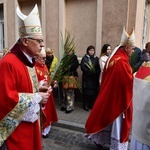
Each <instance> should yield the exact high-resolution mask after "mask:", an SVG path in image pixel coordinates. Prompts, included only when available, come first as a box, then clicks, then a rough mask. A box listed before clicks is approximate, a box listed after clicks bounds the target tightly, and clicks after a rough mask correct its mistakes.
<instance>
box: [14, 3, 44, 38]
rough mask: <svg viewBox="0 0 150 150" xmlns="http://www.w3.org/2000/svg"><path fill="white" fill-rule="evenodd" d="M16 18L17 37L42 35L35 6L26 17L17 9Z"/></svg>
mask: <svg viewBox="0 0 150 150" xmlns="http://www.w3.org/2000/svg"><path fill="white" fill-rule="evenodd" d="M16 13H17V16H18V30H19V36H20V37H23V36H31V35H42V28H41V23H40V18H39V11H38V6H37V4H36V5H35V7H34V8H33V10H32V11H31V12H30V14H29V15H28V16H26V15H24V14H23V13H22V12H21V11H20V9H19V7H17V8H16Z"/></svg>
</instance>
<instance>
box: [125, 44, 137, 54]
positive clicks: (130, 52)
mask: <svg viewBox="0 0 150 150" xmlns="http://www.w3.org/2000/svg"><path fill="white" fill-rule="evenodd" d="M134 49H135V47H134V46H126V47H125V50H126V53H127V55H128V56H131V54H132V53H133V52H134Z"/></svg>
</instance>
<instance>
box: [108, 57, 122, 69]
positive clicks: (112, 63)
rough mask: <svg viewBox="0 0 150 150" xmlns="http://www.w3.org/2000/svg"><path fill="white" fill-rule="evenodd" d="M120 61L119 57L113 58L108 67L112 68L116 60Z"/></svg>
mask: <svg viewBox="0 0 150 150" xmlns="http://www.w3.org/2000/svg"><path fill="white" fill-rule="evenodd" d="M119 59H120V57H118V58H115V59H114V60H113V61H111V62H110V63H109V65H108V66H109V67H112V66H113V65H114V63H116V62H117V61H118V60H119Z"/></svg>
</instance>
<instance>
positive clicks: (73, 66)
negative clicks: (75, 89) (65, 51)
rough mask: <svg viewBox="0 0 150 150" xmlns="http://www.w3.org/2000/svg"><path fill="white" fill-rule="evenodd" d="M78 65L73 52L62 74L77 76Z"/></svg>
mask: <svg viewBox="0 0 150 150" xmlns="http://www.w3.org/2000/svg"><path fill="white" fill-rule="evenodd" d="M78 67H79V61H78V59H77V56H76V55H75V54H74V55H73V56H72V57H71V60H70V64H69V67H68V69H67V70H66V71H65V72H64V75H70V76H76V77H78V72H77V69H78Z"/></svg>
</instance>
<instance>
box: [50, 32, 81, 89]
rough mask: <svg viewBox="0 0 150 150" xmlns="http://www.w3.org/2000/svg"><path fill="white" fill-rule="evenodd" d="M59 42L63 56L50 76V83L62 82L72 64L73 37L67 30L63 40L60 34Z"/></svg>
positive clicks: (78, 85) (74, 46)
mask: <svg viewBox="0 0 150 150" xmlns="http://www.w3.org/2000/svg"><path fill="white" fill-rule="evenodd" d="M61 42H62V47H63V54H62V57H61V59H60V61H59V62H58V64H57V66H56V68H55V70H54V73H53V74H52V75H51V82H53V81H57V82H62V81H63V77H64V74H65V72H66V71H67V70H69V68H70V64H71V63H72V58H73V56H74V53H75V48H76V45H75V42H74V37H73V38H72V37H71V34H70V33H69V32H68V31H67V30H66V32H65V37H64V38H63V35H62V34H61ZM65 75H66V74H65ZM76 84H77V87H78V88H79V90H80V91H81V85H80V84H79V83H78V81H77V83H76Z"/></svg>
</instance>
